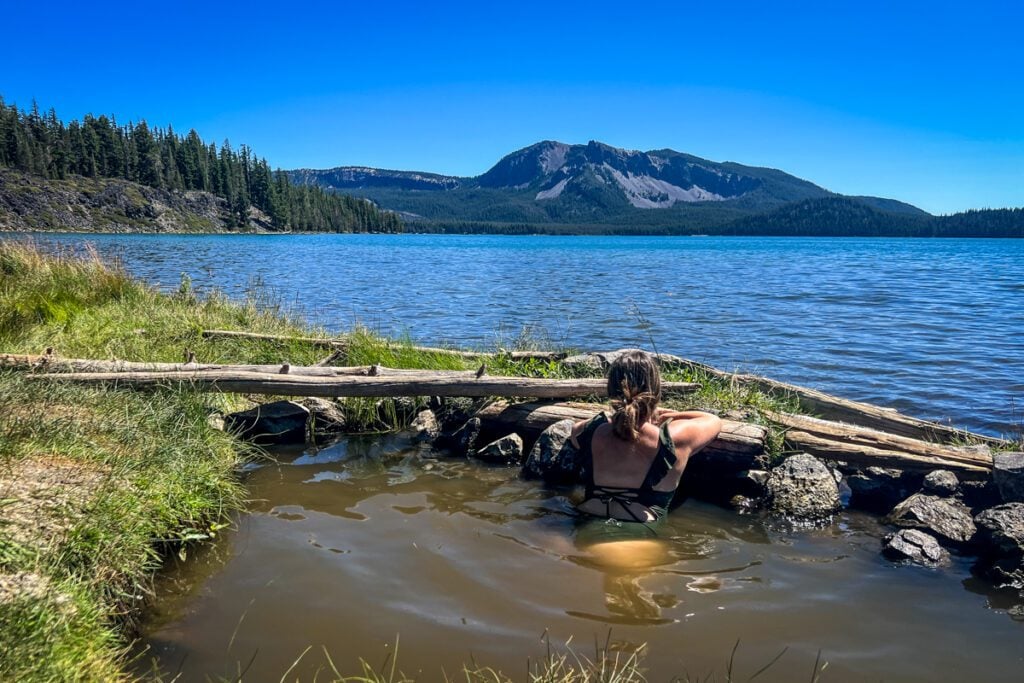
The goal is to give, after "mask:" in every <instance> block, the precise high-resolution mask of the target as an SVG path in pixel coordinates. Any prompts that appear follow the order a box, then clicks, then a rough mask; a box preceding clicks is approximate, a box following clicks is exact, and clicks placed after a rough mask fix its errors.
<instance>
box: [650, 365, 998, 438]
mask: <svg viewBox="0 0 1024 683" xmlns="http://www.w3.org/2000/svg"><path fill="white" fill-rule="evenodd" d="M663 365H664V366H665V367H669V368H671V367H676V368H688V369H692V370H697V371H700V372H704V373H707V374H709V375H711V376H713V377H716V378H718V379H723V380H726V381H729V382H731V383H732V384H733V385H734V386H740V387H751V388H754V389H757V390H759V391H762V392H764V393H766V394H770V395H773V396H780V397H785V396H793V397H795V398H796V399H797V401H798V402H799V405H800V408H801V410H804V411H806V412H807V413H809V414H812V415H817V416H819V417H822V418H825V419H828V420H835V421H837V422H845V423H849V424H852V425H858V426H861V427H869V428H871V429H877V430H880V431H884V432H889V433H890V434H895V435H898V436H905V437H908V438H911V439H920V440H923V441H932V442H938V443H954V444H955V443H960V442H963V441H965V440H971V441H975V442H978V443H985V444H988V445H990V446H1006V445H1008V442H1007V441H1006V440H1004V439H998V438H995V437H991V436H985V435H983V434H975V433H973V432H968V431H965V430H963V429H956V428H955V427H951V426H949V425H944V424H940V423H938V422H930V421H928V420H921V419H918V418H915V417H910V416H908V415H903V414H902V413H899V412H897V411H896V410H894V409H892V408H882V407H879V406H876V405H872V404H870V403H862V402H860V401H849V400H847V399H844V398H839V397H838V396H832V395H831V394H826V393H825V392H823V391H818V390H816V389H808V388H807V387H801V386H797V385H795V384H787V383H786V382H778V381H776V380H773V379H768V378H767V377H760V376H758V375H746V374H735V373H731V372H724V371H722V370H719V369H717V368H713V367H711V366H710V365H705V364H703V363H698V362H696V361H691V360H687V359H685V358H678V357H675V356H667V357H666V358H665V360H663Z"/></svg>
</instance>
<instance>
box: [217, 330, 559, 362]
mask: <svg viewBox="0 0 1024 683" xmlns="http://www.w3.org/2000/svg"><path fill="white" fill-rule="evenodd" d="M203 336H204V337H207V338H210V337H236V338H243V339H256V340H262V341H276V342H282V343H290V342H298V343H303V344H312V345H314V346H321V347H325V348H331V349H343V348H345V347H347V346H348V344H349V340H348V338H347V337H338V338H336V339H323V338H320V337H289V336H287V335H280V334H257V333H255V332H240V331H236V330H203ZM389 348H393V349H403V348H405V349H409V350H411V351H416V352H419V353H432V354H436V355H440V356H455V357H457V358H465V359H467V360H478V359H481V358H495V357H498V356H501V357H503V358H509V359H511V360H549V361H550V360H561V359H563V358H565V357H566V356H567V355H568V354H567V353H563V352H560V351H501V352H499V353H491V352H487V351H462V350H460V349H443V348H438V347H435V346H406V345H403V344H396V345H389Z"/></svg>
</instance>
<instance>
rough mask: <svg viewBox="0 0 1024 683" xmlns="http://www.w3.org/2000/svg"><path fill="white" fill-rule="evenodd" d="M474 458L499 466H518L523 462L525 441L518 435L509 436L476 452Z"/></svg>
mask: <svg viewBox="0 0 1024 683" xmlns="http://www.w3.org/2000/svg"><path fill="white" fill-rule="evenodd" d="M473 457H475V458H477V459H479V460H483V461H485V462H491V463H495V464H498V465H511V464H516V465H518V464H519V463H520V462H522V460H523V440H522V438H520V436H519V435H518V434H508V435H507V436H503V437H501V438H500V439H498V440H497V441H492V442H491V443H489V444H487V445H486V446H484V447H483V448H481V449H480V450H478V451H476V452H475V453H473Z"/></svg>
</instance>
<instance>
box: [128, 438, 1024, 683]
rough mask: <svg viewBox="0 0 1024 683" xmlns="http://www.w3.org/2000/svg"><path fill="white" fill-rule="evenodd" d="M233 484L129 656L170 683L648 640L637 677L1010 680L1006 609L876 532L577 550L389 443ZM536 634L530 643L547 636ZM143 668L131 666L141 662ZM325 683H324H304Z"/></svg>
mask: <svg viewBox="0 0 1024 683" xmlns="http://www.w3.org/2000/svg"><path fill="white" fill-rule="evenodd" d="M278 455H279V458H280V461H279V463H277V464H272V465H267V466H263V467H261V468H259V469H256V470H254V471H253V472H251V474H250V480H249V483H250V491H251V497H252V498H253V499H254V500H255V502H254V504H253V506H252V510H251V512H249V513H248V514H245V515H242V516H241V517H240V518H239V519H238V524H237V528H236V529H235V530H233V531H232V532H230V533H228V534H226V535H224V536H223V537H222V538H221V539H220V540H219V542H218V543H217V544H216V545H215V546H212V547H210V548H207V549H205V550H204V551H202V552H200V553H199V554H198V555H196V556H193V557H190V558H189V559H188V561H187V562H185V563H183V564H179V565H178V566H176V567H174V568H172V569H171V570H170V571H169V572H168V573H167V575H166V576H165V577H164V578H163V579H162V580H161V583H160V585H159V586H158V599H157V602H156V604H155V605H154V609H153V613H152V615H151V618H150V619H149V621H148V623H147V624H146V626H145V634H144V636H145V637H144V641H143V642H144V644H145V645H148V646H149V648H150V650H149V651H148V652H147V653H146V654H145V655H143V656H142V660H143V661H146V660H148V659H149V658H152V657H156V658H157V660H158V662H159V666H160V667H161V668H162V669H163V670H165V671H166V672H171V673H176V672H180V673H181V674H182V678H181V680H189V681H192V680H204V679H205V678H207V677H217V676H223V677H227V678H234V677H236V676H237V675H238V673H239V671H245V676H244V680H246V681H278V680H280V679H281V676H282V674H283V673H284V672H285V671H286V670H288V669H289V667H291V666H292V665H293V663H294V662H295V661H296V659H297V658H299V657H300V655H302V653H303V652H304V651H305V650H306V649H307V648H310V649H309V651H308V652H307V653H306V654H305V655H304V656H303V657H301V659H299V661H298V664H296V665H295V668H294V669H293V672H292V673H293V676H292V679H294V677H295V676H296V675H298V676H301V677H302V678H303V680H308V679H312V678H313V677H314V675H315V673H316V671H317V670H318V669H323V668H324V667H327V666H328V662H327V658H326V655H325V652H326V653H328V654H329V656H330V658H331V659H332V660H333V662H334V663H335V665H336V666H337V668H338V669H339V670H340V672H341V673H343V674H354V673H357V672H358V670H359V658H360V657H362V658H366V659H367V660H369V661H370V662H371V663H372V664H374V665H379V664H380V663H381V662H383V661H384V660H385V659H386V657H387V656H388V654H389V653H390V652H392V651H393V650H394V649H395V645H396V643H397V645H398V649H399V655H398V662H399V668H400V669H402V670H403V671H405V673H407V674H410V675H416V676H417V678H418V679H419V680H423V681H431V680H443V672H447V674H448V675H449V677H451V676H452V675H454V674H456V673H458V672H459V671H460V670H461V666H462V664H463V663H464V662H469V661H471V660H475V661H476V662H478V663H479V664H485V665H488V666H492V667H495V668H500V669H501V670H503V671H505V672H506V673H509V674H512V675H515V676H516V677H517V678H523V677H524V676H525V672H526V667H527V662H528V658H532V659H533V660H536V659H537V658H539V657H543V656H544V653H545V651H546V647H547V644H546V642H550V644H551V645H552V646H553V647H555V648H556V649H557V648H561V647H562V646H563V645H564V644H565V643H566V642H567V641H570V640H571V642H570V648H572V649H573V651H575V652H577V653H579V654H581V655H588V656H593V654H594V643H595V641H600V642H601V643H602V644H603V643H605V642H606V640H608V641H610V642H611V644H612V645H613V648H615V649H618V650H620V651H623V652H629V651H631V650H632V649H635V648H637V647H639V646H640V645H641V644H644V643H646V644H647V649H646V654H645V656H644V660H643V662H644V666H645V667H646V668H647V670H648V676H649V680H652V681H664V680H672V678H673V677H674V676H685V675H687V674H689V675H690V676H699V677H700V679H701V680H703V679H704V677H705V676H708V675H709V674H712V673H715V674H716V676H717V679H718V680H723V679H724V673H725V668H726V664H727V662H728V660H729V657H730V652H731V651H732V650H733V647H734V646H735V645H736V643H737V641H739V645H738V648H737V650H736V655H735V663H734V675H735V676H736V678H737V680H746V679H747V678H748V677H749V676H750V675H752V674H753V673H754V672H756V671H757V670H758V669H759V668H761V666H763V665H765V664H767V663H768V662H770V661H771V660H772V658H773V657H775V656H776V655H777V654H778V653H779V652H780V651H782V650H783V649H784V648H785V649H786V652H785V654H783V655H782V657H781V658H780V659H779V660H778V662H777V663H776V664H774V665H773V666H772V667H771V669H769V671H768V672H767V673H766V674H763V675H762V676H761V677H760V678H759V679H758V680H775V681H790V680H795V681H807V680H811V677H812V670H813V667H814V663H815V658H816V656H817V654H818V652H819V650H820V651H821V654H822V659H823V660H826V661H828V662H829V664H828V667H827V669H826V670H825V673H824V675H823V677H822V680H823V681H862V680H870V681H879V680H887V681H964V680H977V681H1019V680H1021V674H1020V671H1021V670H1022V667H1024V619H1022V617H1021V616H1017V617H1016V618H1015V617H1014V611H1015V610H1016V609H1017V608H1015V607H1014V601H1015V598H1014V596H1015V595H1016V593H1012V592H1011V593H1006V592H999V591H994V590H991V589H989V588H987V587H986V586H985V584H983V583H981V582H978V581H976V580H974V579H972V578H971V576H970V572H969V563H968V561H967V560H965V559H962V558H957V559H956V560H955V562H954V565H953V566H952V567H950V568H948V569H942V570H925V569H920V568H915V567H905V566H896V565H894V564H892V563H890V562H888V561H886V560H885V559H883V558H882V557H881V556H880V555H879V552H878V550H879V541H878V535H879V531H880V530H879V527H878V524H877V522H876V521H875V519H874V518H872V517H870V516H867V515H861V514H855V513H847V514H844V515H842V516H841V517H840V518H839V520H838V522H837V523H836V524H835V525H833V526H832V527H830V528H828V529H824V530H814V531H796V532H794V531H792V530H787V529H776V528H772V527H770V526H768V525H766V523H765V522H764V521H762V520H760V519H758V518H755V517H750V516H741V515H738V514H735V513H733V512H731V511H728V510H724V509H721V508H717V507H714V506H711V505H708V504H704V503H700V502H697V501H692V500H691V501H687V502H686V503H685V504H683V505H682V506H681V507H680V508H678V509H677V510H675V511H674V512H673V513H672V514H671V515H670V516H669V519H668V520H667V524H666V525H665V526H664V527H662V528H661V529H660V530H659V533H658V536H657V537H656V538H652V537H649V536H646V535H641V536H640V540H639V541H638V542H633V543H632V544H631V545H626V546H619V549H620V550H621V552H619V553H618V554H613V553H609V552H607V546H604V549H602V546H592V545H588V544H589V543H590V541H591V540H592V539H593V538H601V537H602V536H603V531H604V530H598V531H597V533H596V535H595V533H594V530H593V528H592V527H591V526H588V525H581V524H580V520H579V519H577V518H576V517H575V516H574V515H573V513H572V510H571V505H570V502H569V500H568V498H567V492H565V491H552V490H547V489H545V488H543V487H542V486H541V485H539V484H538V483H535V482H525V481H521V480H519V479H518V478H517V476H516V474H517V473H516V470H515V469H514V468H501V467H493V466H487V465H481V464H477V463H474V462H470V461H466V460H449V459H435V458H434V457H433V455H434V454H433V453H432V452H431V451H430V450H428V449H426V448H425V447H417V446H414V445H412V444H411V443H410V442H408V441H407V440H404V439H403V438H401V437H399V436H387V437H379V438H364V439H350V440H346V441H342V442H339V443H337V444H335V445H332V446H330V447H327V448H324V449H323V450H319V451H306V452H293V453H291V454H288V453H279V454H278ZM545 634H546V635H545ZM139 666H140V667H142V666H143V664H142V663H140V665H139ZM321 678H323V673H321Z"/></svg>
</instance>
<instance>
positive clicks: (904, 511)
mask: <svg viewBox="0 0 1024 683" xmlns="http://www.w3.org/2000/svg"><path fill="white" fill-rule="evenodd" d="M886 521H888V522H889V523H890V524H894V525H896V526H899V527H904V528H912V529H926V530H928V531H930V532H932V533H933V534H935V535H936V536H937V537H938V538H939V540H943V541H946V542H949V543H953V544H955V545H963V544H965V543H968V542H969V541H970V540H971V539H972V538H973V537H974V533H975V532H976V531H977V528H976V527H975V526H974V519H973V518H972V517H971V512H970V510H968V509H967V507H966V506H965V505H964V504H963V503H961V502H960V501H957V500H952V499H948V498H939V497H937V496H930V495H927V494H924V493H915V494H914V495H912V496H910V497H909V498H907V499H906V500H905V501H903V502H902V503H900V504H899V505H897V506H896V507H895V508H893V511H892V512H891V513H889V516H888V517H887V518H886Z"/></svg>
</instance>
